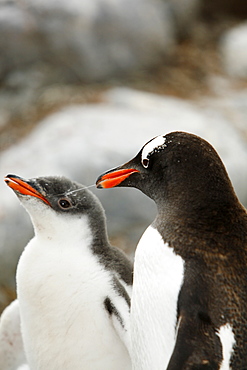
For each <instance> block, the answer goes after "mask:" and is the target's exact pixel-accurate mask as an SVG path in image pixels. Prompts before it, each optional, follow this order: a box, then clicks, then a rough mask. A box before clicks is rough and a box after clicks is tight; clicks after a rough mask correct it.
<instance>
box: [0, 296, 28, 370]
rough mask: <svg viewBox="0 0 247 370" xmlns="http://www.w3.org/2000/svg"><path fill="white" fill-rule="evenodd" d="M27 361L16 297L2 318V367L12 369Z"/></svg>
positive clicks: (0, 353)
mask: <svg viewBox="0 0 247 370" xmlns="http://www.w3.org/2000/svg"><path fill="white" fill-rule="evenodd" d="M26 363H27V360H26V356H25V352H24V347H23V339H22V334H21V326H20V311H19V302H18V300H17V299H16V300H14V301H13V302H12V303H10V305H9V306H7V307H6V308H5V310H4V311H3V313H2V315H1V318H0V369H1V370H12V369H16V368H18V367H19V366H21V365H23V364H26ZM27 368H28V367H27Z"/></svg>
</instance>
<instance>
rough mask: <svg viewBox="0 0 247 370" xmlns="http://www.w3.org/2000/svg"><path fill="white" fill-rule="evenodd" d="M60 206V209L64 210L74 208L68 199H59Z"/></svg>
mask: <svg viewBox="0 0 247 370" xmlns="http://www.w3.org/2000/svg"><path fill="white" fill-rule="evenodd" d="M58 205H59V207H60V208H63V209H67V208H70V207H72V204H71V203H70V201H69V200H68V199H59V201H58Z"/></svg>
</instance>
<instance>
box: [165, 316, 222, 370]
mask: <svg viewBox="0 0 247 370" xmlns="http://www.w3.org/2000/svg"><path fill="white" fill-rule="evenodd" d="M201 317H203V318H201ZM205 317H206V316H205ZM205 317H204V314H203V315H201V316H200V314H199V315H198V316H197V319H195V318H190V319H187V320H186V318H183V319H181V320H180V323H179V327H178V331H177V339H176V343H175V347H174V350H173V353H172V356H171V359H170V361H169V364H168V367H167V370H177V369H183V370H218V369H219V366H220V363H221V361H222V347H221V343H220V339H219V337H218V335H217V333H216V331H215V329H214V327H213V325H212V324H211V322H210V320H209V319H208V317H207V318H206V319H205V320H204V318H205Z"/></svg>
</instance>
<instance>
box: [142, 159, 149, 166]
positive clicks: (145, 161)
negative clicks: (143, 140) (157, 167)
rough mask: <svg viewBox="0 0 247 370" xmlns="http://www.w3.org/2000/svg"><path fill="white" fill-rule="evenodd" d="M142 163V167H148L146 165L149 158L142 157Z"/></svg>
mask: <svg viewBox="0 0 247 370" xmlns="http://www.w3.org/2000/svg"><path fill="white" fill-rule="evenodd" d="M142 165H143V167H144V168H148V165H149V159H147V158H144V159H143V160H142Z"/></svg>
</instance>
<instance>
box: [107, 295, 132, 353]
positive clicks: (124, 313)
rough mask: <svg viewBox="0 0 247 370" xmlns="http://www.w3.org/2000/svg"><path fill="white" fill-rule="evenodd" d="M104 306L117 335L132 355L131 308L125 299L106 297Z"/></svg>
mask: <svg viewBox="0 0 247 370" xmlns="http://www.w3.org/2000/svg"><path fill="white" fill-rule="evenodd" d="M104 305H105V309H106V311H107V312H108V314H109V317H110V320H111V321H112V325H113V327H114V329H115V331H116V333H117V334H118V336H119V338H120V340H121V341H122V342H123V343H124V345H125V347H126V348H127V350H128V352H129V354H130V307H129V306H128V305H127V303H126V301H125V299H124V298H123V297H114V298H110V297H106V298H105V300H104Z"/></svg>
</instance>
